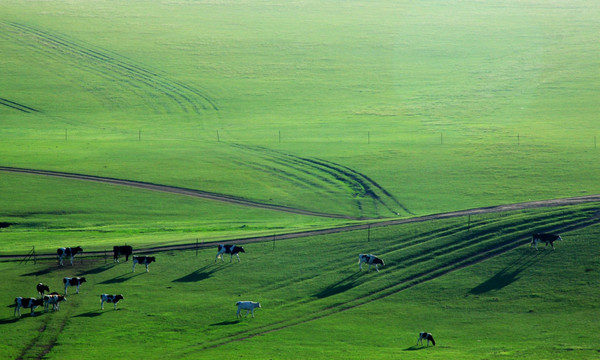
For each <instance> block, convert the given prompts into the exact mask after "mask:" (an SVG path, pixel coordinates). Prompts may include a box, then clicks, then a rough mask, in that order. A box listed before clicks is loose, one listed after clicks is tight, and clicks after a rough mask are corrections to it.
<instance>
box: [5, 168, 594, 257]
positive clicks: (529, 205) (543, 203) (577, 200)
mask: <svg viewBox="0 0 600 360" xmlns="http://www.w3.org/2000/svg"><path fill="white" fill-rule="evenodd" d="M0 171H5V172H15V173H25V174H34V175H43V176H54V177H62V178H70V179H77V180H84V181H94V182H99V183H105V184H112V185H120V186H131V187H136V188H141V189H145V190H151V191H161V192H168V193H174V194H179V195H185V196H193V197H198V198H204V199H210V200H215V201H222V202H227V203H231V204H237V205H243V206H250V207H256V208H261V209H267V210H273V211H283V212H288V213H295V214H302V215H310V216H321V217H329V218H339V219H349V220H365V222H363V223H361V224H356V225H347V226H340V227H333V228H326V229H319V230H308V231H300V232H293V233H285V234H278V235H265V236H254V237H246V238H237V239H231V240H228V241H222V243H224V244H228V243H236V244H244V243H253V242H260V241H276V240H287V239H296V238H301V237H307V236H317V235H327V234H334V233H340V232H346V231H355V230H364V229H368V228H371V227H383V226H392V225H401V224H408V223H415V222H425V221H431V220H440V219H448V218H454V217H461V216H468V215H478V214H489V213H498V212H504V211H515V210H525V209H534V208H543V207H554V206H569V205H577V204H584V203H590V202H600V194H596V195H587V196H578V197H570V198H562V199H551V200H540V201H530V202H523V203H516V204H506V205H497V206H488V207H481V208H475V209H468V210H459V211H451V212H446V213H439V214H431V215H425V216H418V217H412V218H405V219H391V220H377V219H357V218H353V217H351V216H346V215H339V214H326V213H319V212H313V211H308V210H302V209H294V208H290V207H285V206H279V205H271V204H263V203H259V202H254V201H250V200H245V199H241V198H236V197H232V196H228V195H223V194H216V193H209V192H204V191H200V190H193V189H185V188H180V187H174V186H167V185H159V184H152V183H146V182H141V181H131V180H121V179H115V178H108V177H100V176H91V175H83V174H73V173H65V172H56V171H47V170H35V169H24V168H14V167H6V166H0ZM210 246H214V243H202V244H197V243H195V242H194V243H188V244H180V245H167V246H157V247H149V248H140V249H136V253H151V252H160V251H170V250H187V249H195V248H203V247H210ZM86 255H88V256H100V255H104V252H103V251H98V252H86ZM26 256H27V254H18V255H17V254H14V255H0V258H19V257H20V258H23V257H26ZM36 256H37V257H40V258H43V257H56V254H36Z"/></svg>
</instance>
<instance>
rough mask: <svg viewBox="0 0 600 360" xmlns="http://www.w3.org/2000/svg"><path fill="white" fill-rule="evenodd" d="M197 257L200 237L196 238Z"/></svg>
mask: <svg viewBox="0 0 600 360" xmlns="http://www.w3.org/2000/svg"><path fill="white" fill-rule="evenodd" d="M196 257H198V238H196Z"/></svg>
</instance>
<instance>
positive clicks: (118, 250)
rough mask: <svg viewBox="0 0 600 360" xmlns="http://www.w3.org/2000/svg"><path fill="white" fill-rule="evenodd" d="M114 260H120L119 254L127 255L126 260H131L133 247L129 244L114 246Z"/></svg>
mask: <svg viewBox="0 0 600 360" xmlns="http://www.w3.org/2000/svg"><path fill="white" fill-rule="evenodd" d="M113 252H114V262H119V256H121V255H125V261H129V256H130V255H131V254H132V253H133V248H132V247H131V246H129V245H124V246H114V247H113Z"/></svg>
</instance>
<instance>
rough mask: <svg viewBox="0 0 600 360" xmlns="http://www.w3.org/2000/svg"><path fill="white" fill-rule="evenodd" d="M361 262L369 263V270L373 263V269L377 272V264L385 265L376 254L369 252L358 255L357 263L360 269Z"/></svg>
mask: <svg viewBox="0 0 600 360" xmlns="http://www.w3.org/2000/svg"><path fill="white" fill-rule="evenodd" d="M363 263H367V264H369V269H368V270H371V265H373V264H375V270H377V272H379V268H378V265H380V264H381V266H385V264H384V263H383V260H381V259H380V258H378V257H377V256H375V255H371V254H360V255H358V265H359V268H360V270H362V264H363Z"/></svg>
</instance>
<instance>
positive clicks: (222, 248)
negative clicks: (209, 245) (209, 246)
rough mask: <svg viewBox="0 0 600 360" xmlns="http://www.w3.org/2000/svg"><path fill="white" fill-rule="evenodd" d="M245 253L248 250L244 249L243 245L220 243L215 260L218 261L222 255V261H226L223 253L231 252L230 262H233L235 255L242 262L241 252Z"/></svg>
mask: <svg viewBox="0 0 600 360" xmlns="http://www.w3.org/2000/svg"><path fill="white" fill-rule="evenodd" d="M241 252H243V253H245V252H246V251H245V250H244V248H243V247H241V246H237V245H219V247H218V252H217V257H215V262H216V261H217V259H218V258H219V256H220V257H221V260H222V261H225V260H224V259H223V254H230V255H231V256H230V257H229V262H232V260H233V255H235V256H236V257H237V259H238V262H240V255H239V253H241Z"/></svg>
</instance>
